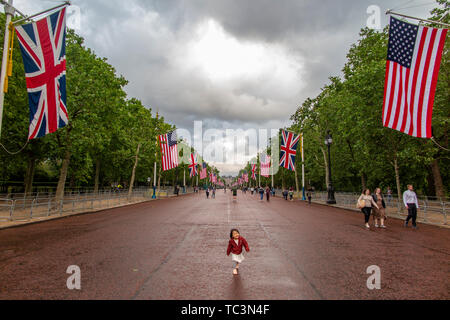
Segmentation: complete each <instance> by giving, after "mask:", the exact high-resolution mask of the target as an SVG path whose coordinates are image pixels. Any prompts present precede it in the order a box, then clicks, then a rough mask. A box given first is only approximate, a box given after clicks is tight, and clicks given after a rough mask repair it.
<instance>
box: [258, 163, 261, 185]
mask: <svg viewBox="0 0 450 320" xmlns="http://www.w3.org/2000/svg"><path fill="white" fill-rule="evenodd" d="M259 187H261V158H259V173H258V188H259Z"/></svg>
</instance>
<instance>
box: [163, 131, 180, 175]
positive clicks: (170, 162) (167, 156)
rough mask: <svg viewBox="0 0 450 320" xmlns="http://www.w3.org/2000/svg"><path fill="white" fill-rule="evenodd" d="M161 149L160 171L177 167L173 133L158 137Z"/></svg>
mask: <svg viewBox="0 0 450 320" xmlns="http://www.w3.org/2000/svg"><path fill="white" fill-rule="evenodd" d="M158 140H159V147H160V148H161V163H162V170H163V171H167V170H170V169H173V168H175V167H178V143H177V134H176V132H175V131H172V132H169V133H166V134H162V135H160V136H158Z"/></svg>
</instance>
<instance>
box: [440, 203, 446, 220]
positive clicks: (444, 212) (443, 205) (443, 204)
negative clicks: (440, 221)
mask: <svg viewBox="0 0 450 320" xmlns="http://www.w3.org/2000/svg"><path fill="white" fill-rule="evenodd" d="M441 206H442V213H443V214H444V225H447V212H446V211H445V202H444V201H442V200H441Z"/></svg>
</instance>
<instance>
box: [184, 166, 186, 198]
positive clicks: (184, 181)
mask: <svg viewBox="0 0 450 320" xmlns="http://www.w3.org/2000/svg"><path fill="white" fill-rule="evenodd" d="M183 193H186V169H185V168H183Z"/></svg>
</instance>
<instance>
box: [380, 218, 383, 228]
mask: <svg viewBox="0 0 450 320" xmlns="http://www.w3.org/2000/svg"><path fill="white" fill-rule="evenodd" d="M380 221H381V225H382V226H384V218H381V219H380Z"/></svg>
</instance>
